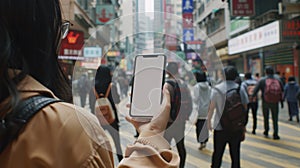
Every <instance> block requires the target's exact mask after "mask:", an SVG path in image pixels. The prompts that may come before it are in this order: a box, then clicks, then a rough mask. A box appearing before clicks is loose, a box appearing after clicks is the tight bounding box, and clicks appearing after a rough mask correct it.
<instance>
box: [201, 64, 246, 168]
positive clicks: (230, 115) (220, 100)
mask: <svg viewBox="0 0 300 168" xmlns="http://www.w3.org/2000/svg"><path fill="white" fill-rule="evenodd" d="M223 71H224V74H225V78H226V79H224V80H222V82H221V83H220V84H218V85H216V86H215V87H214V88H213V89H212V94H211V103H210V106H209V110H208V116H207V124H208V125H207V126H208V129H209V130H212V129H214V137H213V143H214V151H213V155H212V164H211V167H212V168H219V167H221V164H222V157H223V153H224V150H225V147H226V144H227V143H228V144H229V150H230V157H231V160H232V163H231V167H234V168H239V167H241V166H240V146H241V142H242V141H243V140H244V139H245V124H246V114H247V113H246V110H245V109H246V108H247V104H248V96H247V92H246V91H245V89H244V88H243V87H240V86H239V85H238V84H237V83H236V82H235V79H236V78H237V77H238V72H237V70H236V68H235V67H233V66H227V67H225V68H224V70H223ZM215 109H216V110H215ZM215 112H216V114H215V117H214V122H213V125H212V123H211V119H212V116H213V115H214V113H215Z"/></svg>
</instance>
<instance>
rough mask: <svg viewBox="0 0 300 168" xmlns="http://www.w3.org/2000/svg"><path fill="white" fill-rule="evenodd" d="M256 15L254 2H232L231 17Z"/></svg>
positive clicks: (241, 0)
mask: <svg viewBox="0 0 300 168" xmlns="http://www.w3.org/2000/svg"><path fill="white" fill-rule="evenodd" d="M253 15H255V8H254V0H232V1H231V16H253Z"/></svg>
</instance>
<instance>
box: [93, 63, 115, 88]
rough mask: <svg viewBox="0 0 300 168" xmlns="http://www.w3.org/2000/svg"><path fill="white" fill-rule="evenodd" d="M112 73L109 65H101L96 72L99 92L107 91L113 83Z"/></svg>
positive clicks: (96, 84) (96, 83) (96, 86)
mask: <svg viewBox="0 0 300 168" xmlns="http://www.w3.org/2000/svg"><path fill="white" fill-rule="evenodd" d="M111 80H112V75H111V70H110V68H109V67H108V66H105V65H100V66H99V67H98V69H97V72H96V77H95V89H96V91H97V93H98V94H100V93H103V94H105V93H106V90H107V88H108V85H109V84H110V83H111Z"/></svg>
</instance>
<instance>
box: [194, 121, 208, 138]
mask: <svg viewBox="0 0 300 168" xmlns="http://www.w3.org/2000/svg"><path fill="white" fill-rule="evenodd" d="M196 135H197V142H199V143H206V142H207V141H208V136H209V135H208V128H207V123H206V120H205V119H198V120H197V123H196Z"/></svg>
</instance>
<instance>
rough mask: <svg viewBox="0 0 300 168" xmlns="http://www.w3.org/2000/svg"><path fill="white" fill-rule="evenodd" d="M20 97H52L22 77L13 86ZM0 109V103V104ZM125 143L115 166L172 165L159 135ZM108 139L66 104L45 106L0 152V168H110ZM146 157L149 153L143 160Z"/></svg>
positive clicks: (175, 159) (174, 157)
mask: <svg viewBox="0 0 300 168" xmlns="http://www.w3.org/2000/svg"><path fill="white" fill-rule="evenodd" d="M18 90H19V91H20V93H21V97H22V98H28V97H31V96H35V95H39V94H43V93H46V94H50V95H52V96H53V97H55V96H54V95H53V93H52V92H51V91H50V90H49V89H47V88H46V87H44V86H43V85H41V84H40V83H39V82H37V81H36V80H35V79H33V78H32V77H29V76H27V77H26V78H25V79H24V80H23V81H22V82H21V83H20V84H19V86H18ZM0 106H1V103H0ZM147 143H149V144H145V143H141V142H138V143H135V144H133V145H129V146H128V147H127V149H126V152H125V158H124V159H123V160H122V162H121V163H120V165H119V166H118V167H120V168H122V167H139V168H142V167H177V166H178V164H179V157H178V155H177V154H176V153H174V152H173V151H171V150H170V149H168V148H169V145H168V144H167V143H166V141H165V140H164V139H163V138H162V137H161V136H157V137H154V138H150V139H149V141H147ZM110 151H111V146H110V144H109V141H108V139H107V137H106V135H105V133H104V131H103V129H102V128H101V126H100V125H99V122H98V120H97V118H96V117H95V116H94V115H92V114H91V113H89V112H87V111H85V110H84V109H82V108H80V107H77V106H74V105H72V104H68V103H64V102H58V103H53V104H51V105H48V106H47V107H45V108H43V109H42V110H41V111H40V112H39V113H37V114H36V115H35V116H34V117H33V118H32V120H31V121H30V122H29V123H27V125H26V127H25V129H24V131H23V132H22V133H20V135H19V137H18V139H17V140H15V141H14V142H12V143H11V144H10V145H9V146H8V147H7V148H6V149H5V150H4V151H3V152H2V153H1V154H0V167H1V168H21V167H22V168H35V167H39V168H40V167H45V168H48V167H49V168H50V167H51V168H77V167H78V168H79V167H80V168H81V167H82V168H85V167H88V168H93V167H95V168H99V167H103V168H112V167H114V165H113V164H114V162H113V156H112V153H111V152H110ZM145 153H149V154H151V155H147V156H143V154H145Z"/></svg>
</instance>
